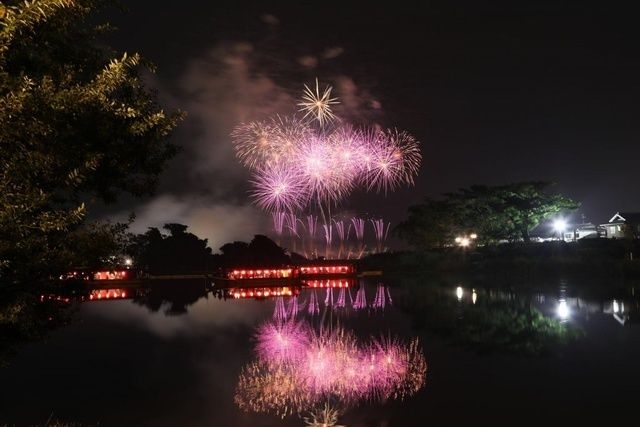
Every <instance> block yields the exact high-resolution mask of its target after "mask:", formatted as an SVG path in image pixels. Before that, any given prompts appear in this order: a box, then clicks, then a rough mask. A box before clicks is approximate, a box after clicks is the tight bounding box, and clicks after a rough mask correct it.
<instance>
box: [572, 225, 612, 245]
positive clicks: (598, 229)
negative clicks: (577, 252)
mask: <svg viewBox="0 0 640 427" xmlns="http://www.w3.org/2000/svg"><path fill="white" fill-rule="evenodd" d="M598 237H607V232H606V230H605V228H604V227H602V226H601V225H595V224H592V223H590V222H587V223H583V224H578V225H576V227H575V228H574V229H573V230H571V231H566V232H565V233H564V241H565V242H575V241H577V240H581V239H595V238H598Z"/></svg>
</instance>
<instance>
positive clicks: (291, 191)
mask: <svg viewBox="0 0 640 427" xmlns="http://www.w3.org/2000/svg"><path fill="white" fill-rule="evenodd" d="M251 183H252V184H253V186H254V189H253V190H252V191H251V197H252V198H253V200H254V202H255V203H256V204H257V205H258V206H260V207H261V208H262V209H264V210H266V211H271V212H274V211H275V212H285V211H287V212H293V211H296V210H299V209H302V208H303V207H304V206H305V204H306V202H307V200H308V194H307V191H306V187H305V185H304V183H303V181H302V180H301V177H300V175H299V173H298V171H297V170H296V169H293V168H290V167H284V166H273V167H268V168H259V169H257V170H256V172H255V173H254V176H253V179H252V180H251Z"/></svg>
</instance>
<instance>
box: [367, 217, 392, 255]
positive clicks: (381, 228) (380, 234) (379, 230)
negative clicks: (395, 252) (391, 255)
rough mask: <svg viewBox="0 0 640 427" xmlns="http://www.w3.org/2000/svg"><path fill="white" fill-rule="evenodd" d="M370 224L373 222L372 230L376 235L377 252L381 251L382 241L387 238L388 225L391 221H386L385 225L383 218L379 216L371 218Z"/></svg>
mask: <svg viewBox="0 0 640 427" xmlns="http://www.w3.org/2000/svg"><path fill="white" fill-rule="evenodd" d="M371 224H373V231H374V234H375V236H376V242H377V247H378V252H382V248H383V247H384V242H385V241H386V239H387V234H389V226H390V225H391V223H387V224H386V227H385V223H384V220H383V219H381V218H380V219H372V220H371Z"/></svg>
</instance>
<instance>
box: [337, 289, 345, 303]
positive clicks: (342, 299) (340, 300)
mask: <svg viewBox="0 0 640 427" xmlns="http://www.w3.org/2000/svg"><path fill="white" fill-rule="evenodd" d="M346 300H347V298H346V289H345V288H340V291H339V292H338V301H337V302H336V307H338V308H344V307H345V305H346Z"/></svg>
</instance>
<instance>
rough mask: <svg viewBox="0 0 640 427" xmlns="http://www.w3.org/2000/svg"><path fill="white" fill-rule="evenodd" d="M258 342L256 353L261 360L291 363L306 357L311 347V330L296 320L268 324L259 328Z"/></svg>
mask: <svg viewBox="0 0 640 427" xmlns="http://www.w3.org/2000/svg"><path fill="white" fill-rule="evenodd" d="M256 340H257V344H256V352H257V353H258V356H259V357H260V358H261V359H263V360H267V361H271V362H291V361H295V360H299V359H300V358H301V357H303V356H304V354H305V352H306V349H307V347H308V346H309V329H308V327H307V325H306V324H305V323H304V322H301V321H296V320H295V319H291V320H288V321H282V322H266V323H264V324H262V325H261V326H260V327H259V328H258V331H257V333H256Z"/></svg>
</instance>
